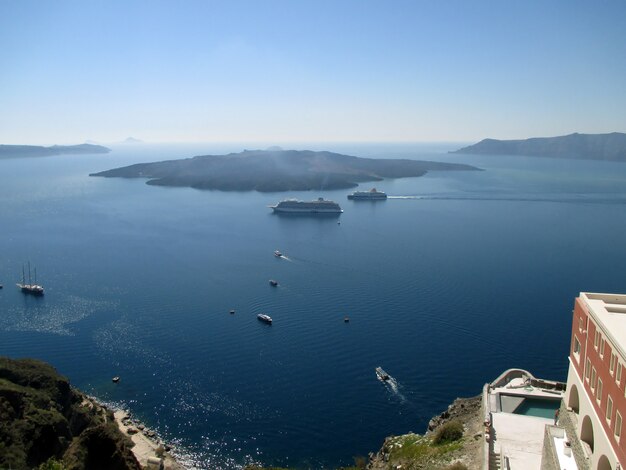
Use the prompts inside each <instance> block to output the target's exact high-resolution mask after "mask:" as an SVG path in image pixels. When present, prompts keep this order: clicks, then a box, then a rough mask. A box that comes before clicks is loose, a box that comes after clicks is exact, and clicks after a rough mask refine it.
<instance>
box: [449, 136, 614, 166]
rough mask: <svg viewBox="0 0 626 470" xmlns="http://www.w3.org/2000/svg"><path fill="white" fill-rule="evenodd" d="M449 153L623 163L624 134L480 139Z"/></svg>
mask: <svg viewBox="0 0 626 470" xmlns="http://www.w3.org/2000/svg"><path fill="white" fill-rule="evenodd" d="M451 153H466V154H474V155H525V156H531V157H550V158H569V159H586V160H607V161H615V162H626V134H623V133H621V132H612V133H610V134H570V135H564V136H560V137H536V138H532V139H526V140H496V139H484V140H481V141H480V142H478V143H477V144H474V145H470V146H468V147H464V148H462V149H459V150H456V151H454V152H451Z"/></svg>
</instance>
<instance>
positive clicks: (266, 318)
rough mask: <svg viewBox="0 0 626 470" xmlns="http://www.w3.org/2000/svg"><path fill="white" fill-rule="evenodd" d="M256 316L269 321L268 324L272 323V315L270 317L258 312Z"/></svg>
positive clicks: (263, 320)
mask: <svg viewBox="0 0 626 470" xmlns="http://www.w3.org/2000/svg"><path fill="white" fill-rule="evenodd" d="M256 317H257V318H258V319H259V320H260V321H262V322H265V323H269V324H270V325H271V324H272V317H270V316H269V315H265V314H264V313H259V314H258V315H257V316H256Z"/></svg>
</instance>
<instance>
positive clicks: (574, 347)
mask: <svg viewBox="0 0 626 470" xmlns="http://www.w3.org/2000/svg"><path fill="white" fill-rule="evenodd" d="M569 362H570V365H569V371H568V375H567V393H566V397H565V400H566V401H565V403H566V406H567V407H568V408H571V410H572V411H573V412H574V413H573V416H574V419H573V421H574V427H575V430H576V434H577V437H578V438H579V439H580V441H581V443H582V447H583V450H584V452H585V453H586V457H587V459H588V462H589V464H590V468H591V469H593V470H617V469H623V468H626V467H625V465H626V436H623V434H624V419H626V295H619V294H594V293H586V292H581V294H580V296H579V297H578V298H576V301H575V303H574V312H573V322H572V338H571V349H570V355H569Z"/></svg>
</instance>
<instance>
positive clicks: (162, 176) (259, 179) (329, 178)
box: [90, 148, 478, 192]
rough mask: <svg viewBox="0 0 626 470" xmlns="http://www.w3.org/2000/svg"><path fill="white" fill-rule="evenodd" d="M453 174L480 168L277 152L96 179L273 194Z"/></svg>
mask: <svg viewBox="0 0 626 470" xmlns="http://www.w3.org/2000/svg"><path fill="white" fill-rule="evenodd" d="M451 170H465V171H468V170H478V168H476V167H473V166H470V165H463V164H456V163H440V162H429V161H418V160H406V159H401V160H400V159H372V158H359V157H353V156H349V155H342V154H338V153H332V152H314V151H310V150H280V149H275V148H271V149H268V150H244V151H243V152H241V153H231V154H228V155H205V156H198V157H193V158H187V159H183V160H169V161H163V162H155V163H139V164H136V165H131V166H126V167H122V168H116V169H113V170H108V171H102V172H100V173H92V174H91V175H90V176H106V177H122V178H147V179H148V181H147V184H151V185H157V186H184V187H192V188H197V189H217V190H221V191H252V190H255V191H260V192H273V191H305V190H323V189H344V188H352V187H354V186H357V185H358V183H361V182H366V181H379V180H381V179H383V178H406V177H415V176H423V175H424V174H425V173H426V172H428V171H451Z"/></svg>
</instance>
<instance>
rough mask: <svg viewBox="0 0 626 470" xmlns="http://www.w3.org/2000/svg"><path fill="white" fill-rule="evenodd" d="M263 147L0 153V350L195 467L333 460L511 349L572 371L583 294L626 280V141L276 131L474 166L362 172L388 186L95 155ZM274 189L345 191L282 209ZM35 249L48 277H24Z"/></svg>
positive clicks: (508, 356)
mask: <svg viewBox="0 0 626 470" xmlns="http://www.w3.org/2000/svg"><path fill="white" fill-rule="evenodd" d="M266 146H267V145H257V146H256V147H255V146H254V145H253V144H215V143H213V144H185V145H182V144H167V145H166V144H160V145H156V144H133V145H131V144H127V145H115V146H112V149H113V151H112V152H111V153H110V154H106V155H66V156H54V157H46V158H19V159H18V158H16V159H5V160H0V283H2V284H4V288H3V289H2V290H0V355H6V356H10V357H13V358H23V357H32V358H39V359H42V360H44V361H47V362H49V363H51V364H52V365H53V366H54V367H55V368H56V369H57V370H58V371H59V372H60V373H61V374H63V375H65V376H67V377H68V378H69V379H70V381H71V383H72V385H74V386H75V387H77V388H79V389H81V390H83V391H85V392H86V393H88V394H90V395H93V396H95V397H97V398H98V399H100V400H102V401H103V402H106V403H110V404H113V405H115V406H119V407H123V408H126V409H128V410H130V411H131V412H132V414H133V415H134V416H135V417H137V418H139V419H141V420H142V421H143V422H144V423H145V424H146V425H147V426H149V427H151V428H153V429H155V430H156V431H157V433H158V434H159V436H161V437H162V438H163V439H165V440H166V441H167V442H169V443H171V444H173V445H174V446H175V452H176V453H177V455H178V456H179V457H180V458H181V460H182V461H183V462H184V463H185V464H186V465H187V466H188V467H189V468H198V469H231V468H233V469H234V468H241V467H242V466H244V465H246V464H254V463H257V464H263V465H267V466H270V465H271V466H281V467H289V468H294V469H335V468H338V467H340V466H347V465H353V463H354V459H355V458H358V457H360V456H367V454H368V453H369V452H372V451H377V450H378V449H379V448H380V446H381V444H382V443H383V440H384V439H385V437H386V436H389V435H399V434H403V433H408V432H411V431H413V432H418V433H422V432H424V431H425V430H426V427H427V425H428V421H429V420H430V418H431V417H432V416H433V415H436V414H439V413H441V412H442V411H444V410H445V409H446V408H447V406H448V405H449V404H450V403H451V402H452V401H453V400H454V399H455V398H456V397H469V396H475V395H478V394H479V393H480V392H481V389H482V386H483V384H484V383H486V382H489V381H491V380H493V379H494V378H495V377H497V376H498V375H499V374H500V373H501V372H503V371H504V370H506V369H508V368H511V367H519V368H524V369H527V370H529V371H530V372H532V373H533V374H534V375H535V376H537V377H541V378H546V379H554V380H561V381H564V380H565V379H566V375H567V368H568V354H569V345H570V334H571V318H572V317H571V315H572V309H573V305H574V299H575V297H576V296H577V295H578V294H579V292H581V291H590V292H616V293H625V292H626V244H625V234H626V164H621V163H611V162H597V161H583V160H557V159H547V158H533V157H520V156H506V155H500V156H472V155H460V154H451V153H448V151H449V150H453V149H455V148H458V144H445V143H441V144H409V143H402V144H371V143H369V144H364V143H352V144H350V143H342V144H337V143H329V144H320V143H315V144H302V145H298V146H296V145H294V144H291V145H288V146H285V147H286V148H290V147H291V148H298V149H304V148H307V149H311V150H330V151H337V152H340V153H346V154H350V155H355V156H360V157H376V158H411V159H419V160H434V161H445V162H461V163H468V164H471V165H474V166H476V167H479V168H480V169H481V170H482V171H449V172H431V173H428V174H427V175H425V176H423V177H420V178H404V179H388V180H383V181H378V182H375V183H365V184H362V185H361V187H360V189H365V190H367V189H369V188H371V187H372V186H375V187H376V188H377V189H379V190H382V191H385V192H386V193H387V194H389V196H390V198H389V199H388V200H386V201H379V202H368V201H352V200H348V199H347V198H346V196H347V194H349V193H350V192H351V191H349V190H333V191H325V190H320V191H306V192H288V193H258V192H220V191H207V190H195V189H191V188H171V187H156V186H149V185H146V184H145V181H143V180H141V179H121V178H100V177H90V176H89V174H90V173H93V172H98V171H102V170H107V169H111V168H116V167H120V166H124V165H128V164H132V163H139V162H149V161H160V160H167V159H178V158H185V157H191V156H194V155H205V154H223V153H228V152H238V151H241V150H243V149H244V148H248V149H251V148H261V147H266ZM287 197H293V198H298V199H305V200H311V199H315V198H317V197H324V198H327V199H332V200H335V201H337V202H338V203H340V204H341V207H342V208H343V209H344V212H343V214H341V215H340V216H339V217H306V216H305V217H302V216H301V217H289V216H287V217H285V216H280V215H276V214H273V213H272V211H271V209H269V208H268V206H269V205H271V204H275V203H277V202H278V201H280V200H282V199H285V198H287ZM274 250H280V251H281V252H282V253H283V254H284V256H283V257H281V258H277V257H275V256H274ZM29 262H30V266H31V270H32V271H34V269H35V268H36V270H37V282H38V283H40V284H42V285H43V286H44V287H45V289H46V293H45V296H43V297H41V298H35V297H30V296H25V295H24V294H22V293H21V292H20V290H19V289H18V288H16V287H15V283H16V282H19V281H20V280H21V277H22V268H23V266H26V269H28V263H29ZM33 274H34V273H33ZM270 279H275V280H277V281H278V283H279V285H278V286H277V287H272V286H271V285H270V284H269V280H270ZM231 310H234V311H235V313H234V314H231V313H230V311H231ZM258 313H266V314H268V315H270V316H271V317H272V318H273V320H274V321H273V324H272V325H267V324H264V323H262V322H260V321H258V320H257V318H256V315H257V314H258ZM345 317H348V318H349V322H346V321H344V319H345ZM378 366H380V367H382V368H383V369H384V370H385V371H387V373H389V375H391V376H392V377H393V378H394V381H393V382H392V383H393V386H392V383H383V382H381V381H379V380H377V377H376V373H375V368H376V367H378ZM114 376H119V377H120V379H121V380H120V382H119V383H117V384H115V383H113V382H112V380H111V378H112V377H114Z"/></svg>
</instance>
